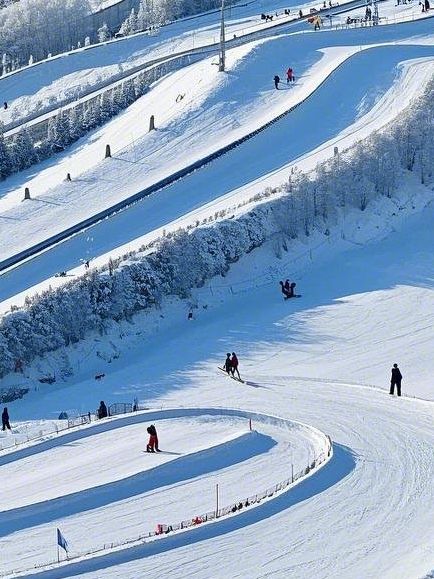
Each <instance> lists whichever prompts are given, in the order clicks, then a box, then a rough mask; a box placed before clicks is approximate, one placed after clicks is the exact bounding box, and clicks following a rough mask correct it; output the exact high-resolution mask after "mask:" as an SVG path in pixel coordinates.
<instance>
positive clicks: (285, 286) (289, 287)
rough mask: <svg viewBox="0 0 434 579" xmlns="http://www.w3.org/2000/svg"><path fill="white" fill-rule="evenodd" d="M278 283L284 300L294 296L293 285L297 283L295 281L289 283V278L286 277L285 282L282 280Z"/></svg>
mask: <svg viewBox="0 0 434 579" xmlns="http://www.w3.org/2000/svg"><path fill="white" fill-rule="evenodd" d="M279 283H280V287H281V289H282V293H283V296H284V298H285V300H287V299H289V298H294V297H295V286H296V285H297V284H296V283H295V281H293V282H292V283H290V282H289V279H287V280H285V283H284V282H283V281H279Z"/></svg>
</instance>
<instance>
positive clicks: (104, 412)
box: [98, 400, 108, 420]
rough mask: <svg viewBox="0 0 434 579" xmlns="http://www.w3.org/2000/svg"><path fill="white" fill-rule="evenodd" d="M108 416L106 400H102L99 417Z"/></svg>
mask: <svg viewBox="0 0 434 579" xmlns="http://www.w3.org/2000/svg"><path fill="white" fill-rule="evenodd" d="M107 416H108V410H107V406H106V405H105V402H104V400H101V402H100V403H99V408H98V418H99V419H100V420H101V418H107Z"/></svg>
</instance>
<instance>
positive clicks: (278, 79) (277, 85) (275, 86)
mask: <svg viewBox="0 0 434 579" xmlns="http://www.w3.org/2000/svg"><path fill="white" fill-rule="evenodd" d="M279 82H280V76H278V75H277V74H276V76H275V77H274V88H276V89H279Z"/></svg>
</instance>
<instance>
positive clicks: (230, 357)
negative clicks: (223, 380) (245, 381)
mask: <svg viewBox="0 0 434 579" xmlns="http://www.w3.org/2000/svg"><path fill="white" fill-rule="evenodd" d="M223 369H224V370H226V372H227V373H228V374H229V376H232V377H233V378H235V372H236V373H237V376H238V380H241V376H240V372H239V370H238V358H237V355H236V354H235V352H232V354H229V352H228V353H227V354H226V360H225V363H224V364H223Z"/></svg>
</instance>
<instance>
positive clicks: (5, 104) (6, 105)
mask: <svg viewBox="0 0 434 579" xmlns="http://www.w3.org/2000/svg"><path fill="white" fill-rule="evenodd" d="M3 108H4V110H6V109H7V108H8V103H7V102H6V101H5V102H4V103H3Z"/></svg>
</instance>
